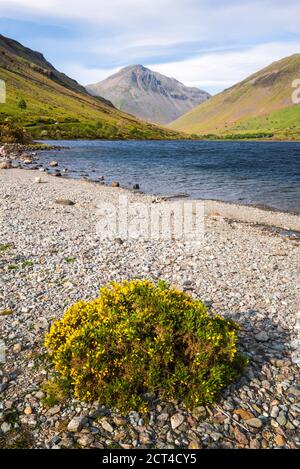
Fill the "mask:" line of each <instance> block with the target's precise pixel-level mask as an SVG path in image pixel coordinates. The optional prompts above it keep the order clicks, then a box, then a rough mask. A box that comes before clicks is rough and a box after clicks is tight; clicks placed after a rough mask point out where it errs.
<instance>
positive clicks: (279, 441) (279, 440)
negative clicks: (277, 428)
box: [274, 435, 286, 446]
mask: <svg viewBox="0 0 300 469" xmlns="http://www.w3.org/2000/svg"><path fill="white" fill-rule="evenodd" d="M274 442H275V444H276V446H284V445H285V444H286V441H285V439H284V438H283V436H281V435H276V437H275V439H274Z"/></svg>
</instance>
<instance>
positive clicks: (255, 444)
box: [249, 438, 260, 449]
mask: <svg viewBox="0 0 300 469" xmlns="http://www.w3.org/2000/svg"><path fill="white" fill-rule="evenodd" d="M249 446H250V449H260V442H259V441H258V440H256V438H252V439H251V440H250V445H249Z"/></svg>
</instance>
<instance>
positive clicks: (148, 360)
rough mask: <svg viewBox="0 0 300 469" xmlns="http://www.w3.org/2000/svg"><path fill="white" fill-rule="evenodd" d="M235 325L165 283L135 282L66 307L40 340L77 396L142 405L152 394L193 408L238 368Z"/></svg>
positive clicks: (105, 289) (126, 407)
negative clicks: (92, 299) (148, 395)
mask: <svg viewBox="0 0 300 469" xmlns="http://www.w3.org/2000/svg"><path fill="white" fill-rule="evenodd" d="M238 330H239V326H238V325H237V324H236V323H235V322H233V321H230V320H226V319H224V318H222V317H221V316H214V317H212V316H210V315H209V314H208V312H207V310H206V307H205V306H204V305H203V303H202V302H201V301H198V300H195V299H193V298H191V297H190V296H189V295H187V294H186V293H183V292H181V291H178V290H177V289H173V288H169V287H168V286H167V285H166V283H165V282H162V281H161V282H159V283H158V286H155V285H154V284H153V283H151V282H150V281H148V280H143V281H141V280H134V281H125V282H123V283H121V284H117V283H112V284H109V285H108V286H105V287H103V288H101V290H100V296H99V298H97V299H96V300H94V301H91V302H84V301H80V302H78V303H77V304H75V305H74V306H71V307H70V308H69V309H68V310H67V311H66V313H65V314H64V316H63V318H62V319H61V320H59V321H56V322H54V323H53V325H52V326H51V329H50V332H49V333H48V334H47V336H46V341H45V344H46V346H47V347H48V349H49V353H50V357H51V359H52V361H53V363H54V366H55V370H56V372H57V373H58V375H60V377H61V378H63V379H64V382H65V383H67V384H68V386H69V388H70V389H71V390H73V391H74V397H75V398H77V399H80V400H88V401H90V400H99V401H100V402H101V403H102V404H105V405H107V406H112V405H113V406H116V407H118V408H119V409H122V410H132V409H140V410H141V409H145V408H146V396H145V393H149V392H150V393H156V395H157V396H160V397H163V398H166V399H168V398H169V399H182V400H183V401H184V402H185V403H186V404H187V406H188V407H192V406H195V405H198V404H201V403H211V402H213V401H214V400H215V399H216V398H217V396H218V394H219V393H220V391H221V390H222V389H223V388H224V387H225V386H227V385H228V384H229V383H231V382H232V381H233V380H234V379H235V378H236V377H237V376H238V375H239V373H240V372H241V370H242V368H243V366H244V365H245V363H246V360H245V358H244V357H243V356H242V355H240V354H239V353H238V352H237V348H236V347H237V338H238Z"/></svg>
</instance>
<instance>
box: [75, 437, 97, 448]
mask: <svg viewBox="0 0 300 469" xmlns="http://www.w3.org/2000/svg"><path fill="white" fill-rule="evenodd" d="M93 442H94V437H93V436H92V435H88V434H87V435H82V436H81V437H80V438H79V439H78V440H77V443H79V444H80V446H83V447H85V448H86V447H87V446H91V444H93Z"/></svg>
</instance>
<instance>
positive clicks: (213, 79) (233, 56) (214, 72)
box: [151, 41, 300, 91]
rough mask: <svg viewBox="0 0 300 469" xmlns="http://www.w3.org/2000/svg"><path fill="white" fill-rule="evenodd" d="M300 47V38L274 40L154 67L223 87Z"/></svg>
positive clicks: (184, 78) (200, 83)
mask: <svg viewBox="0 0 300 469" xmlns="http://www.w3.org/2000/svg"><path fill="white" fill-rule="evenodd" d="M299 51H300V41H299V42H297V43H287V44H284V43H283V44H280V43H270V44H264V45H261V46H257V47H253V48H251V49H248V50H245V51H240V52H225V53H215V54H204V55H202V56H200V57H194V58H193V59H190V60H184V61H178V62H171V63H165V64H157V65H151V68H152V69H153V70H156V71H158V72H160V73H162V74H164V75H167V76H171V77H175V78H177V80H179V81H181V82H183V83H184V84H186V85H188V86H197V87H199V88H204V89H208V90H212V91H214V90H215V91H221V90H223V89H224V88H227V87H229V86H232V85H233V84H235V83H237V82H239V81H242V80H243V79H245V78H247V77H248V76H249V75H251V74H252V73H255V72H257V71H258V70H260V69H262V68H264V67H266V66H268V65H270V64H271V62H274V61H276V60H279V59H282V58H283V57H286V56H288V55H292V54H295V53H299Z"/></svg>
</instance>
